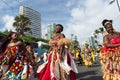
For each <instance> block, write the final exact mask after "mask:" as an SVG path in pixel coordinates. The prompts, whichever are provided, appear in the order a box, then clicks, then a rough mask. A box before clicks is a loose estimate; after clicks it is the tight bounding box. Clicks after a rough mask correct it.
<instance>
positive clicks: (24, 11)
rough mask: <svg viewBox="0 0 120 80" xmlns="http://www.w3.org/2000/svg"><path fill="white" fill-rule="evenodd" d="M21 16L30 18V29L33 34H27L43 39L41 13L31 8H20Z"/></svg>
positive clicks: (27, 33)
mask: <svg viewBox="0 0 120 80" xmlns="http://www.w3.org/2000/svg"><path fill="white" fill-rule="evenodd" d="M19 14H20V15H24V16H26V17H28V18H29V19H30V21H31V25H30V28H31V31H32V34H31V33H29V32H26V33H25V34H26V35H32V36H33V37H36V38H41V16H40V13H39V12H38V11H36V10H34V9H31V8H29V7H25V6H20V8H19Z"/></svg>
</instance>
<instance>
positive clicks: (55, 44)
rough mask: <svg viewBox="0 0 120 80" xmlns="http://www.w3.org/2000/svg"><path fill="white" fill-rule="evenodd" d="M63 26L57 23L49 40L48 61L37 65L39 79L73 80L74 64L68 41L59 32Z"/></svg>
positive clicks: (75, 69)
mask: <svg viewBox="0 0 120 80" xmlns="http://www.w3.org/2000/svg"><path fill="white" fill-rule="evenodd" d="M62 31H63V26H62V25H61V24H57V25H56V28H55V31H54V34H55V35H54V37H53V38H52V39H51V40H50V41H49V44H50V45H51V48H50V52H49V56H48V61H47V62H45V63H44V64H42V65H40V66H39V67H38V70H37V72H38V79H39V80H68V79H69V77H68V75H69V76H70V80H75V79H76V76H75V72H76V73H77V68H76V65H75V63H74V61H73V59H72V56H71V55H70V51H69V45H70V41H69V40H68V39H66V38H65V35H64V34H62V33H61V32H62Z"/></svg>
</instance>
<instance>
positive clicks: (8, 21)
mask: <svg viewBox="0 0 120 80" xmlns="http://www.w3.org/2000/svg"><path fill="white" fill-rule="evenodd" d="M2 19H3V23H4V27H3V28H2V31H4V30H9V31H10V30H12V31H15V29H14V27H13V25H12V24H13V22H14V17H13V16H10V15H5V16H3V17H2Z"/></svg>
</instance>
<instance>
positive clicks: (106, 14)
mask: <svg viewBox="0 0 120 80" xmlns="http://www.w3.org/2000/svg"><path fill="white" fill-rule="evenodd" d="M67 4H68V3H67ZM80 4H82V7H81V6H80ZM108 4H109V1H106V2H105V1H104V0H90V1H89V0H85V1H84V2H82V3H80V0H79V2H78V3H77V4H74V7H73V8H72V9H71V13H70V15H71V18H70V19H69V21H68V23H67V28H66V29H65V30H64V33H65V34H66V35H68V37H71V36H70V34H74V35H76V36H77V38H78V41H79V42H80V43H84V42H85V41H87V40H88V37H90V36H91V35H92V33H93V32H94V31H95V29H98V28H99V27H102V25H101V22H102V20H103V19H112V20H113V22H116V21H117V22H116V23H115V24H116V25H120V23H119V20H120V17H119V15H120V13H119V11H118V8H117V5H116V4H115V3H114V4H112V5H108ZM72 5H73V4H72ZM113 25H114V24H113ZM115 28H117V29H119V30H120V28H119V27H115ZM101 40H102V39H101Z"/></svg>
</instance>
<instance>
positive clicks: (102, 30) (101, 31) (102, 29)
mask: <svg viewBox="0 0 120 80" xmlns="http://www.w3.org/2000/svg"><path fill="white" fill-rule="evenodd" d="M103 32H104V28H103V27H100V28H99V33H101V34H102V36H103Z"/></svg>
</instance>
